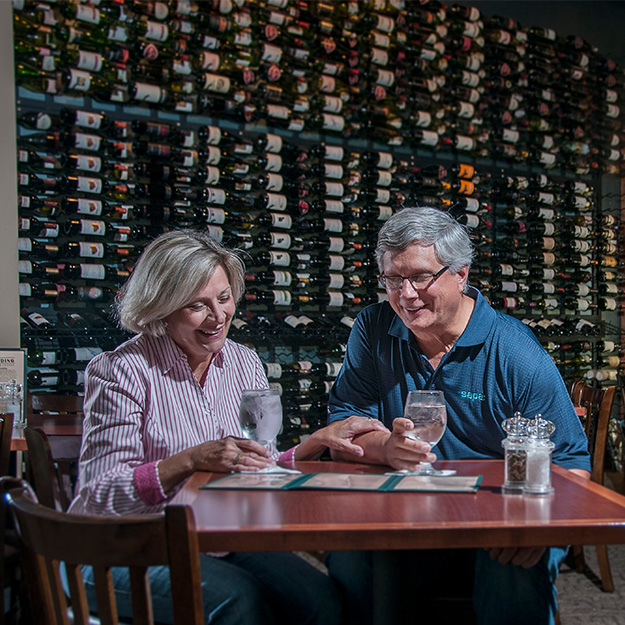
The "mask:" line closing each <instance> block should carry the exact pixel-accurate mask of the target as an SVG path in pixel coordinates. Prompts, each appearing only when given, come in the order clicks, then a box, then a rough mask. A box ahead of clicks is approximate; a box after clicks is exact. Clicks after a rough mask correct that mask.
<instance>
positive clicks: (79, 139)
mask: <svg viewBox="0 0 625 625" xmlns="http://www.w3.org/2000/svg"><path fill="white" fill-rule="evenodd" d="M101 145H102V137H100V136H98V135H89V134H86V133H84V132H77V133H75V134H74V147H76V148H78V149H79V150H90V151H92V152H98V151H99V150H100V146H101Z"/></svg>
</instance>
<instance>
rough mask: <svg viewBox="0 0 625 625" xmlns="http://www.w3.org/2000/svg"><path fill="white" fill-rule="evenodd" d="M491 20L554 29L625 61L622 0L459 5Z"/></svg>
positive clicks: (491, 0) (502, 0)
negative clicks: (496, 17)
mask: <svg viewBox="0 0 625 625" xmlns="http://www.w3.org/2000/svg"><path fill="white" fill-rule="evenodd" d="M459 4H466V5H469V6H474V7H477V8H478V9H479V10H480V11H481V12H482V13H483V14H484V15H487V16H489V17H491V16H493V15H501V16H504V17H511V18H513V19H515V20H518V21H519V22H520V23H521V25H523V26H525V27H529V26H541V27H542V28H553V29H554V30H555V31H556V32H557V33H558V35H562V36H566V35H577V36H579V37H582V38H584V39H585V40H586V41H587V42H588V43H590V44H591V45H593V46H596V47H597V48H599V50H600V51H601V53H602V54H603V55H604V56H606V57H608V58H611V59H613V60H614V61H618V62H622V61H623V60H625V37H623V29H624V28H625V2H623V1H622V0H609V1H608V0H481V1H480V0H476V1H474V2H460V3H459Z"/></svg>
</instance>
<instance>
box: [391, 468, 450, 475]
mask: <svg viewBox="0 0 625 625" xmlns="http://www.w3.org/2000/svg"><path fill="white" fill-rule="evenodd" d="M384 475H419V476H421V477H427V476H424V475H423V473H421V472H420V471H408V469H399V470H398V471H389V472H388V473H385V474H384ZM450 475H456V471H455V470H454V469H434V473H433V474H432V475H431V477H449V476H450Z"/></svg>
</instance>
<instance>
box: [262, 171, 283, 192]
mask: <svg viewBox="0 0 625 625" xmlns="http://www.w3.org/2000/svg"><path fill="white" fill-rule="evenodd" d="M266 178H267V183H266V187H265V188H266V189H267V190H268V191H278V192H279V191H282V187H283V186H284V178H283V177H282V176H281V175H280V174H275V173H272V172H269V173H268V174H267V177H266Z"/></svg>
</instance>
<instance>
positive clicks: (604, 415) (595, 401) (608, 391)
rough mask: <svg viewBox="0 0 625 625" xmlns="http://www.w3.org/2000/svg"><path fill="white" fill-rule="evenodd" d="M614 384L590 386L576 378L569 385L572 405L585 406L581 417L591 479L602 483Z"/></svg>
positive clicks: (614, 389) (614, 390)
mask: <svg viewBox="0 0 625 625" xmlns="http://www.w3.org/2000/svg"><path fill="white" fill-rule="evenodd" d="M615 392H616V386H605V387H598V386H591V385H590V384H588V383H587V382H586V381H585V380H577V381H575V382H574V383H573V384H572V386H571V399H572V400H573V405H575V406H577V407H581V408H585V411H586V414H585V415H584V416H582V417H580V418H581V420H582V423H583V425H584V431H585V432H586V436H587V437H588V449H589V451H590V455H591V462H592V465H591V466H592V469H591V479H592V480H593V482H597V483H599V484H602V483H603V476H604V466H605V453H606V444H607V438H608V430H609V425H610V414H611V412H612V404H613V403H614V394H615Z"/></svg>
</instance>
